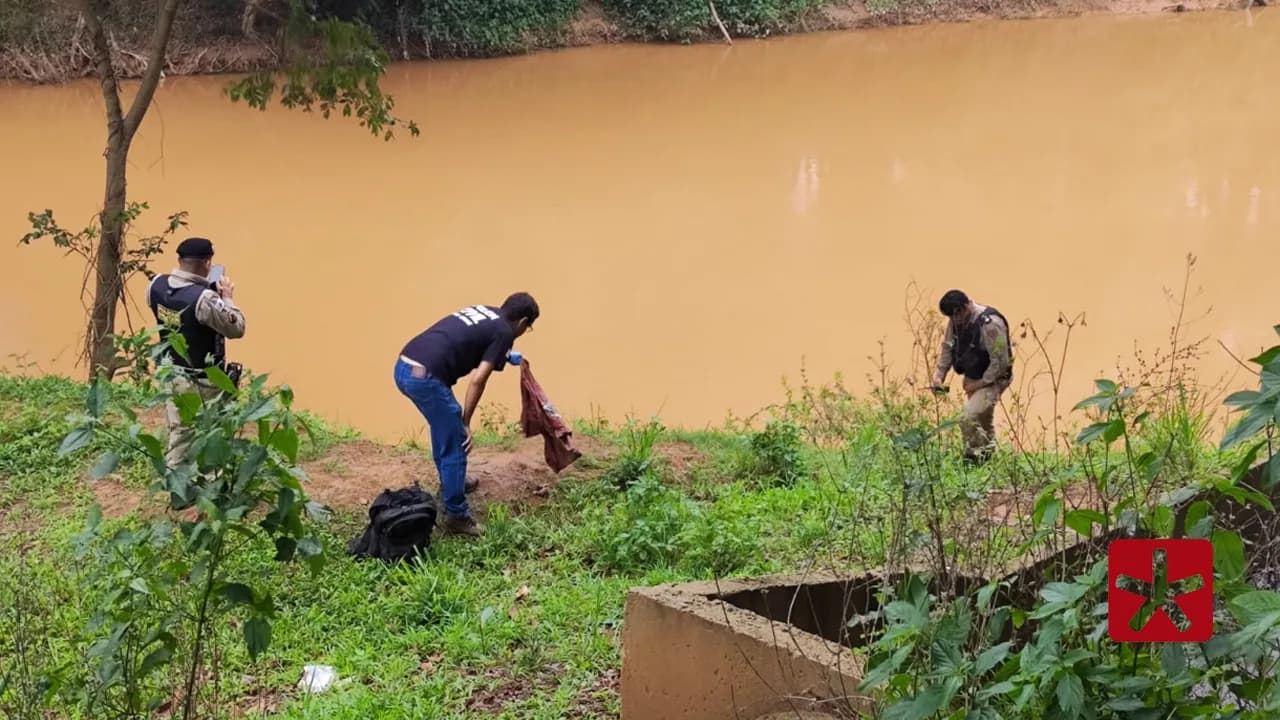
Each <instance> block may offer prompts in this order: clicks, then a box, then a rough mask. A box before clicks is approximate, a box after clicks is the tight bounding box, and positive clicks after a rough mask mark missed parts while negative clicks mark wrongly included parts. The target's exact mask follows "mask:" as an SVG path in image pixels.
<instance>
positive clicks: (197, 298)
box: [147, 238, 244, 467]
mask: <svg viewBox="0 0 1280 720" xmlns="http://www.w3.org/2000/svg"><path fill="white" fill-rule="evenodd" d="M212 269H213V243H211V242H210V241H208V240H206V239H204V238H188V239H186V240H183V241H182V242H181V243H179V245H178V269H177V270H174V271H173V272H171V273H169V274H168V275H157V276H156V278H155V279H154V280H152V281H151V286H150V287H149V288H148V289H147V303H148V304H149V305H150V306H151V311H152V312H153V313H155V316H156V321H157V322H159V323H160V328H161V330H160V336H161V338H167V337H168V336H169V333H171V332H175V331H176V332H178V333H180V334H181V335H182V337H183V339H185V340H186V344H187V357H185V358H184V357H182V356H181V355H179V354H178V353H176V352H174V351H173V350H172V349H169V350H168V351H167V357H169V358H170V359H171V360H172V361H173V364H174V366H175V368H176V369H177V370H178V375H177V377H176V378H175V380H174V383H173V394H174V395H181V394H184V393H188V392H191V391H192V390H195V391H196V392H198V393H200V396H201V397H203V398H204V399H206V400H207V399H210V398H212V397H214V396H216V395H217V394H218V389H217V388H216V387H214V386H213V384H212V383H210V382H209V380H208V379H207V377H206V375H205V369H206V368H208V367H210V366H215V367H218V368H219V369H221V370H223V371H224V372H225V371H226V370H227V355H226V340H227V338H233V339H234V338H241V337H244V312H242V311H241V310H240V308H239V307H237V306H236V304H235V301H234V300H232V297H233V296H234V295H235V289H236V286H235V283H233V282H231V278H228V277H222V278H219V279H218V280H217V281H216V282H213V283H211V282H210V281H209V272H210V270H212ZM165 419H166V421H167V422H168V425H169V447H168V450H167V452H166V453H165V462H166V463H167V464H168V466H169V467H174V466H176V465H178V464H179V463H181V462H182V459H183V457H184V456H185V455H186V453H187V449H188V448H189V447H190V446H191V441H192V439H193V438H192V437H191V434H192V433H191V430H190V428H188V427H186V426H185V425H183V424H182V417H181V416H180V415H179V414H178V407H177V405H175V404H174V403H173V401H172V400H170V401H169V402H168V403H167V404H166V405H165Z"/></svg>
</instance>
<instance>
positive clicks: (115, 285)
mask: <svg viewBox="0 0 1280 720" xmlns="http://www.w3.org/2000/svg"><path fill="white" fill-rule="evenodd" d="M128 157H129V143H128V142H125V141H124V138H123V136H122V135H120V134H119V133H117V132H111V133H110V134H109V135H108V140H107V188H106V195H105V197H104V198H103V201H102V214H101V215H100V217H99V221H100V222H101V224H102V235H101V237H99V238H98V255H97V257H96V258H95V259H94V270H95V272H94V276H95V278H96V282H95V283H94V291H93V308H92V310H91V311H90V312H89V327H88V329H87V332H86V333H85V357H87V358H88V359H89V367H88V370H89V380H90V381H92V380H93V378H94V376H95V375H97V373H98V371H99V370H103V371H105V372H106V374H107V377H111V376H112V375H113V374H114V371H115V367H114V366H113V364H112V361H113V360H114V358H115V328H116V309H117V304H118V302H119V300H120V298H121V297H122V296H123V294H124V280H123V278H122V277H121V275H120V259H121V255H122V254H123V252H124V227H123V222H122V221H123V219H124V205H125V167H126V165H125V163H126V161H127V160H128Z"/></svg>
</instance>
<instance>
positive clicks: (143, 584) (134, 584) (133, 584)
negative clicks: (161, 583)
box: [129, 578, 151, 595]
mask: <svg viewBox="0 0 1280 720" xmlns="http://www.w3.org/2000/svg"><path fill="white" fill-rule="evenodd" d="M129 587H130V588H131V589H132V590H133V591H134V592H137V593H141V594H143V595H150V594H151V589H150V588H148V587H147V581H146V580H143V579H142V578H134V579H133V580H131V581H129Z"/></svg>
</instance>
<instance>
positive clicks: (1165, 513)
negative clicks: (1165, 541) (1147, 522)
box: [1151, 505, 1173, 537]
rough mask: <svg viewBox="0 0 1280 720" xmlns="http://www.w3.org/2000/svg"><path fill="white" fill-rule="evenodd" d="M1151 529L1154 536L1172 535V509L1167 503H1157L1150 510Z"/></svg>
mask: <svg viewBox="0 0 1280 720" xmlns="http://www.w3.org/2000/svg"><path fill="white" fill-rule="evenodd" d="M1151 531H1152V532H1153V533H1155V535H1156V537H1170V536H1172V535H1173V509H1172V508H1170V507H1169V506H1168V505H1158V506H1156V508H1155V509H1154V510H1152V511H1151Z"/></svg>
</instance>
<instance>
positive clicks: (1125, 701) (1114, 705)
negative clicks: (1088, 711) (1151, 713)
mask: <svg viewBox="0 0 1280 720" xmlns="http://www.w3.org/2000/svg"><path fill="white" fill-rule="evenodd" d="M1146 706H1147V703H1146V701H1145V700H1143V699H1142V698H1136V697H1119V698H1116V699H1114V700H1111V701H1109V702H1108V703H1107V707H1108V708H1110V709H1112V710H1115V711H1116V712H1122V713H1128V712H1132V711H1134V710H1141V709H1142V708H1144V707H1146Z"/></svg>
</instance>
